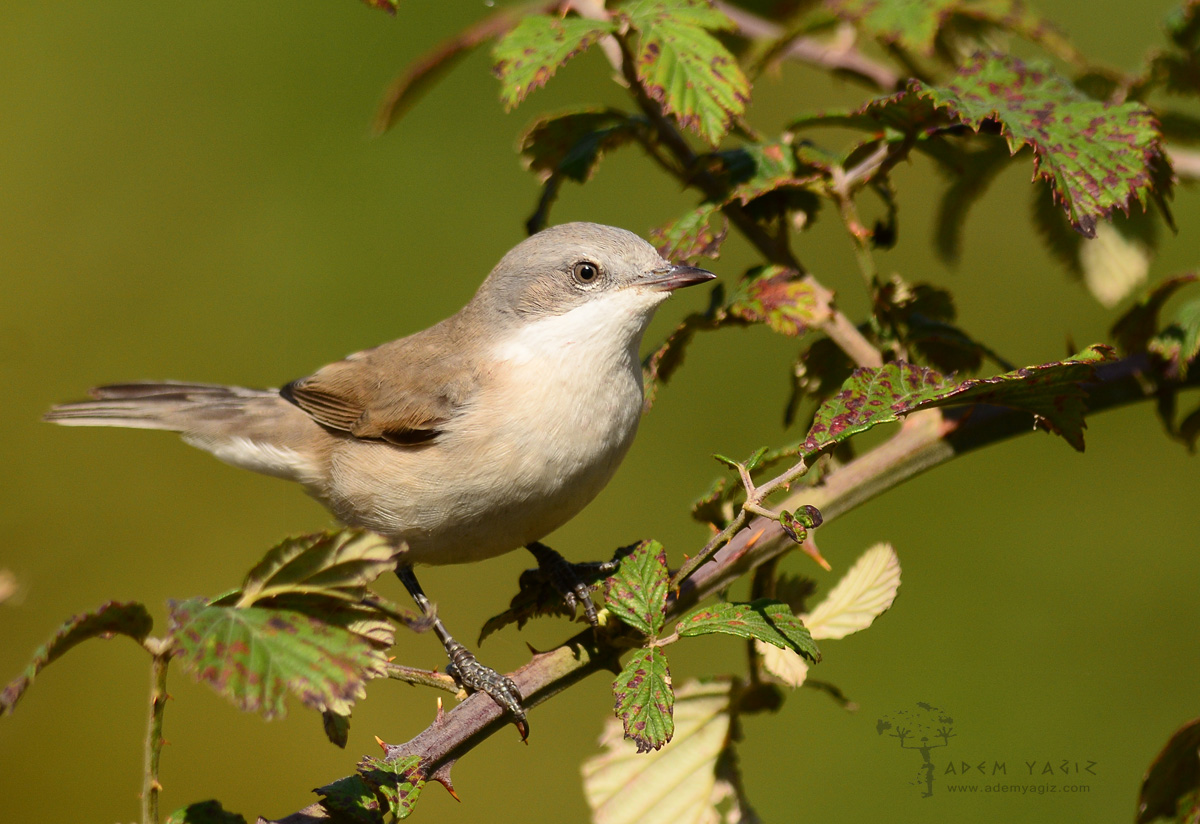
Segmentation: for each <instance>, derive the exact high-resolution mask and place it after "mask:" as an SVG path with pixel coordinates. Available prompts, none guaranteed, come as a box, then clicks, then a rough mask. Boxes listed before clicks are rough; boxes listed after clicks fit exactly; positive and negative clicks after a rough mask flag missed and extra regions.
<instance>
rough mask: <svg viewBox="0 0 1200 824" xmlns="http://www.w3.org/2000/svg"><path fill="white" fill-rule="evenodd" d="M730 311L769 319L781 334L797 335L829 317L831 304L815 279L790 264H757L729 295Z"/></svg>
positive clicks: (760, 320) (749, 319)
mask: <svg viewBox="0 0 1200 824" xmlns="http://www.w3.org/2000/svg"><path fill="white" fill-rule="evenodd" d="M729 314H730V315H731V316H733V317H735V318H738V319H740V320H743V321H745V322H746V323H765V324H766V325H767V326H768V327H769V328H770V329H772V330H773V331H775V332H778V333H779V334H781V335H788V336H790V337H797V336H799V335H803V334H804V333H805V332H806V331H808V329H809V328H811V327H813V326H817V325H819V324H821V323H823V322H824V321H825V319H826V318H828V317H829V304H828V303H827V302H824V301H822V300H820V299H819V298H818V297H817V294H816V291H815V290H814V288H813V284H812V283H811V281H809V280H806V279H805V278H804V277H803V276H802V275H801V274H800V273H799V272H797V271H796V270H795V269H789V268H787V267H786V266H778V265H768V266H756V267H754V268H753V269H751V270H750V271H749V272H747V273H746V277H745V278H744V279H743V281H742V284H741V286H740V287H739V288H738V290H737V292H735V293H734V294H733V295H732V296H731V297H730V299H729Z"/></svg>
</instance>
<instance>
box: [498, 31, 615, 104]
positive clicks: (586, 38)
mask: <svg viewBox="0 0 1200 824" xmlns="http://www.w3.org/2000/svg"><path fill="white" fill-rule="evenodd" d="M612 31H613V25H612V23H609V22H608V21H605V20H588V19H585V18H582V17H556V16H554V15H549V14H531V15H529V16H528V17H526V18H525V19H523V20H522V21H521V22H520V23H518V24H517V25H516V27H514V28H513V30H512V31H510V32H509V33H508V34H506V35H504V37H503V38H501V40H500V41H499V42H498V43H497V44H496V46H495V48H494V49H493V50H492V57H493V58H495V61H496V62H495V65H494V66H493V68H492V71H493V72H494V73H495V75H496V77H498V78H500V83H501V88H500V99H501V100H502V101H504V107H505V108H506V109H512V108H514V107H515V106H516V105H517V104H518V103H520V102H521V101H522V100H524V99H525V97H526V96H527V95H528V94H529V93H530V92H531V91H533V90H534V89H538V88H541V87H542V86H544V85H546V81H548V80H549V79H550V78H551V77H553V76H554V73H555V72H556V71H558V70H559V68H561V67H562V66H563V64H565V63H566V62H567V61H568V60H570V59H571V58H572V57H574V56H576V55H577V54H579V53H581V52H583V51H584V50H585V49H587V48H588V46H590V45H592V43H595V42H596V41H597V40H598V39H600V37H601V36H602V35H604V34H608V33H611V32H612Z"/></svg>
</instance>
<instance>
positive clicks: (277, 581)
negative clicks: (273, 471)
mask: <svg viewBox="0 0 1200 824" xmlns="http://www.w3.org/2000/svg"><path fill="white" fill-rule="evenodd" d="M395 555H396V548H395V547H394V546H393V545H392V544H391V543H390V542H389V541H388V540H387V539H386V538H384V537H383V536H382V535H378V534H376V533H373V532H365V531H363V530H358V529H344V530H339V531H336V532H319V533H315V534H312V535H301V536H299V537H296V538H286V539H284V540H283V541H282V542H280V543H279V544H277V545H276V546H275V547H274V548H272V549H271V550H270V552H268V553H267V554H266V556H264V557H263V559H262V560H261V561H259V562H258V564H257V565H255V567H254V569H252V570H250V572H249V573H248V574H247V575H246V580H245V582H244V583H243V584H242V594H241V597H240V598H239V600H238V606H241V607H246V606H250V605H252V604H255V603H257V602H259V601H262V600H264V599H266V598H277V597H281V596H286V595H296V594H306V595H323V596H329V597H333V598H337V599H340V600H346V601H357V600H359V599H360V598H361V597H362V594H363V588H364V587H365V586H366V585H367V584H370V583H371V582H372V581H374V580H375V579H377V578H378V577H379V576H380V575H383V574H384V573H385V572H390V571H391V570H393V569H395V567H396V559H395Z"/></svg>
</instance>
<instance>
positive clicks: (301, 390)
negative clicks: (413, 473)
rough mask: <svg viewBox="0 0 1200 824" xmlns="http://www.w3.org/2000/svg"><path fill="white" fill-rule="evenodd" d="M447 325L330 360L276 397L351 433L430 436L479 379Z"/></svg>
mask: <svg viewBox="0 0 1200 824" xmlns="http://www.w3.org/2000/svg"><path fill="white" fill-rule="evenodd" d="M445 326H446V324H438V326H434V327H432V328H430V329H427V330H425V331H424V332H420V333H418V334H416V335H412V336H410V337H407V338H403V339H401V340H398V341H393V342H392V343H387V344H384V345H383V346H379V347H376V348H375V349H368V350H367V351H365V352H359V353H357V354H355V355H351V356H350V357H348V358H346V359H345V360H343V361H338V362H337V363H331V364H330V365H329V366H326V367H324V368H323V369H320V370H319V371H317V372H316V373H314V374H312V375H310V376H309V377H307V378H301V379H300V380H297V381H293V382H292V383H289V384H288V385H287V386H285V387H283V389H281V390H280V394H282V395H283V397H284V398H286V399H287V400H289V401H291V402H292V403H294V404H295V405H296V406H298V407H300V408H301V409H303V410H304V411H305V412H307V413H308V414H309V415H310V416H311V417H312V418H313V420H315V421H316V422H317V423H319V424H321V425H322V426H325V427H328V428H330V429H336V430H338V431H340V432H348V433H349V434H351V435H354V436H355V437H356V438H364V439H368V440H382V441H389V442H391V443H395V444H418V443H427V442H429V441H432V440H433V439H434V438H436V437H437V436H438V434H439V433H440V431H441V429H442V427H443V426H444V425H445V424H446V423H447V422H448V421H449V420H450V419H451V418H453V417H454V415H455V414H456V413H457V412H458V411H459V409H461V407H462V406H463V404H465V403H466V402H467V400H468V399H469V398H470V396H471V393H472V391H473V389H474V387H475V384H476V382H477V376H476V375H475V373H474V372H473V371H472V370H471V369H470V368H469V366H467V365H466V364H464V363H463V362H462V361H461V358H460V357H459V356H458V353H459V352H461V348H460V347H458V346H456V345H453V344H454V343H455V341H453V340H452V338H453V337H454V336H453V335H452V334H448V333H449V332H452V331H453V330H450V329H446V328H444V327H445ZM439 344H442V345H439ZM445 353H451V354H450V355H448V356H447V355H446V354H445Z"/></svg>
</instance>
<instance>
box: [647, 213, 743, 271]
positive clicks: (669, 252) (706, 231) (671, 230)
mask: <svg viewBox="0 0 1200 824" xmlns="http://www.w3.org/2000/svg"><path fill="white" fill-rule="evenodd" d="M714 217H716V218H718V226H717V228H716V229H714V228H713V226H712V219H713V218H714ZM728 229H729V223H728V221H727V220H726V219H725V215H723V214H721V209H720V206H719V205H718V204H716V203H704V204H702V205H700V206H699V207H698V208H696V209H693V210H692V211H690V212H688V213H687V214H686V215H684V216H683V217H681V218H679V219H678V220H674V221H672V222H670V223H668V224H667V225H666V226H663V227H662V228H659V229H653V230H651V232H650V242H651V243H653V244H654V248H656V249H658V253H659V254H660V255H662V256H663V257H664V258H666V259H667V260H670V261H672V262H675V263H685V262H686V263H693V262H695V261H696V260H697V259H698V258H701V257H707V258H713V259H716V258H717V257H719V256H720V254H721V244H722V243H724V242H725V234H726V232H727V231H728Z"/></svg>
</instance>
